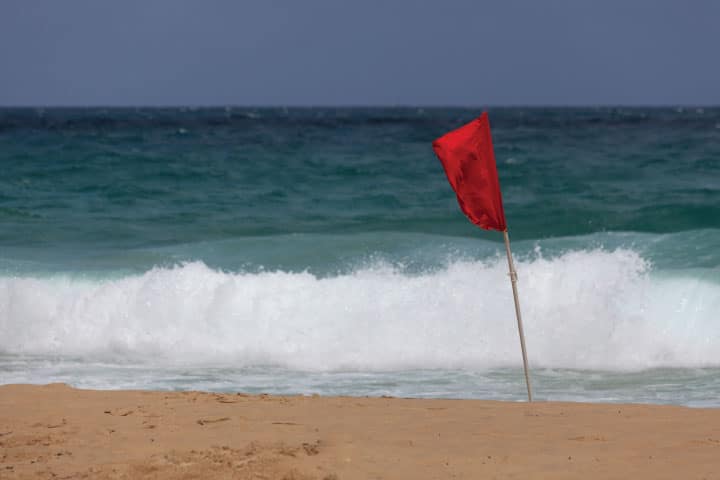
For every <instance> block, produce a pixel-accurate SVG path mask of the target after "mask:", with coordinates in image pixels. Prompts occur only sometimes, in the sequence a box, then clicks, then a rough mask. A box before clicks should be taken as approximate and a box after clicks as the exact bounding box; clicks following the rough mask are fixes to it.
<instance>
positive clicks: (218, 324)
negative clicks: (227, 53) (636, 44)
mask: <svg viewBox="0 0 720 480" xmlns="http://www.w3.org/2000/svg"><path fill="white" fill-rule="evenodd" d="M480 112H481V110H479V109H422V108H376V109H342V108H338V109H310V108H307V109H262V108H259V109H248V108H216V109H186V108H167V109H151V108H139V109H94V108H93V109H0V164H1V165H2V167H3V175H2V177H1V178H0V221H1V222H2V223H1V225H2V227H0V383H9V382H48V381H59V380H61V381H67V382H69V383H72V384H74V385H78V386H92V387H96V388H130V387H135V388H180V389H182V388H205V389H214V390H249V391H270V392H284V393H328V394H330V393H332V394H358V395H364V394H373V395H375V394H393V395H404V396H450V397H480V398H503V399H508V398H509V399H522V396H523V392H524V386H523V383H522V382H523V377H522V374H521V373H520V371H519V370H518V368H519V365H520V355H519V348H518V345H517V343H518V342H517V334H516V332H515V330H514V329H515V323H514V313H513V310H512V308H513V306H512V298H511V297H510V287H509V282H508V281H507V275H506V268H507V267H506V265H504V264H503V262H504V260H503V257H502V255H503V250H502V248H503V247H502V244H501V243H500V242H501V240H502V238H501V236H500V235H499V234H498V233H497V232H486V231H482V230H479V229H477V228H476V227H474V226H473V225H472V224H470V223H469V222H468V221H467V220H466V219H465V218H464V217H463V216H462V214H461V213H460V211H459V209H458V207H457V205H456V203H455V198H454V195H453V193H452V191H451V189H450V187H449V185H448V183H447V181H446V179H445V177H444V173H443V171H442V167H441V166H440V163H439V162H438V161H437V159H436V158H435V157H434V155H433V153H432V149H431V148H430V143H431V141H432V140H433V139H434V138H436V137H437V136H439V135H441V134H443V133H444V132H446V131H448V130H450V129H452V128H455V127H457V126H459V125H461V124H462V123H464V122H466V121H469V120H470V119H472V118H473V117H474V116H476V115H478V114H479V113H480ZM489 114H490V121H491V125H492V130H493V138H494V142H495V151H496V156H497V161H498V171H499V175H500V182H501V185H502V189H503V199H504V203H505V211H506V216H507V221H508V225H509V230H510V235H511V239H512V241H513V250H514V252H515V254H516V256H517V259H518V271H519V276H520V294H521V301H522V306H523V311H524V314H525V315H524V316H525V323H526V335H527V341H528V350H529V356H530V361H531V364H532V366H533V369H534V372H535V377H536V390H537V395H538V397H539V398H553V399H573V400H604V401H654V402H660V403H683V404H691V405H718V404H720V402H718V400H717V398H718V377H720V373H719V372H720V348H718V346H719V345H720V324H719V323H718V320H720V319H719V318H718V313H717V312H719V311H720V249H718V245H719V244H720V109H718V108H685V109H684V108H658V109H641V108H632V109H626V108H595V109H590V108H586V109H524V108H491V109H489ZM582 378H589V379H591V380H581V379H582Z"/></svg>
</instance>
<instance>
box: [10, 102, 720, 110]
mask: <svg viewBox="0 0 720 480" xmlns="http://www.w3.org/2000/svg"><path fill="white" fill-rule="evenodd" d="M26 108H27V109H31V108H32V109H63V108H113V109H119V108H128V109H133V108H158V109H159V108H188V109H214V108H259V109H270V108H273V109H291V108H292V109H314V108H318V109H320V108H324V109H334V108H337V109H342V108H347V109H375V108H391V109H392V108H396V109H407V108H422V109H434V110H439V109H483V108H530V109H533V108H537V109H540V108H557V109H574V108H720V103H708V104H701V103H657V104H655V103H647V104H644V103H606V104H604V103H598V104H594V103H587V104H552V103H548V104H540V103H538V104H522V103H517V104H515V103H507V104H502V103H495V104H472V105H460V104H447V105H441V104H384V105H383V104H367V105H363V104H233V103H228V104H220V103H218V104H146V105H142V104H127V105H122V104H57V105H42V104H37V105H32V104H27V105H0V109H26Z"/></svg>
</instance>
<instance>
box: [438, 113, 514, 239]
mask: <svg viewBox="0 0 720 480" xmlns="http://www.w3.org/2000/svg"><path fill="white" fill-rule="evenodd" d="M432 146H433V150H435V155H437V157H438V158H439V159H440V162H442V165H443V168H444V169H445V174H446V175H447V177H448V181H449V182H450V185H452V188H453V190H455V194H456V195H457V200H458V203H459V204H460V209H461V210H462V211H463V213H465V215H466V216H467V217H468V218H469V219H470V221H471V222H472V223H474V224H475V225H477V226H479V227H481V228H484V229H486V230H500V231H501V232H503V231H505V230H507V224H506V223H505V212H504V211H503V204H502V195H501V194H500V182H499V180H498V175H497V167H496V166H495V154H494V153H493V146H492V139H491V138H490V122H489V121H488V116H487V112H484V113H483V114H482V115H481V116H480V117H478V118H476V119H475V120H473V121H472V122H470V123H468V124H466V125H463V126H462V127H460V128H458V129H457V130H453V131H452V132H448V133H446V134H445V135H443V136H442V137H440V138H438V139H437V140H435V141H434V142H433V144H432Z"/></svg>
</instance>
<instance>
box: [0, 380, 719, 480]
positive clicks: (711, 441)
mask: <svg viewBox="0 0 720 480" xmlns="http://www.w3.org/2000/svg"><path fill="white" fill-rule="evenodd" d="M0 452H1V453H0V467H1V469H0V478H3V479H5V478H7V479H11V478H13V479H14V478H18V479H22V478H42V479H47V478H93V479H94V478H99V479H104V478H113V479H120V478H128V479H134V478H153V479H165V478H185V479H190V478H206V479H220V478H223V479H225V478H233V479H234V478H238V479H246V478H247V479H253V478H256V479H320V480H330V479H391V478H413V479H426V478H427V479H435V478H437V479H440V478H686V479H688V478H697V479H700V478H707V479H710V478H720V409H691V408H684V407H674V406H652V405H620V404H617V405H616V404H580V403H577V404H574V403H535V404H524V403H504V402H492V401H478V400H417V399H400V398H349V397H318V396H314V397H302V396H293V397H279V396H268V395H259V396H248V395H244V394H227V393H224V394H216V393H203V392H151V391H92V390H77V389H74V388H71V387H68V386H66V385H63V384H52V385H47V386H30V385H6V386H2V387H0Z"/></svg>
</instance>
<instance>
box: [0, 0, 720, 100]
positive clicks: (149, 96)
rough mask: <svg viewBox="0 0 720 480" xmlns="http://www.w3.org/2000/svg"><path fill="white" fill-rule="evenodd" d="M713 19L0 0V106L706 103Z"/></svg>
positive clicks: (168, 0)
mask: <svg viewBox="0 0 720 480" xmlns="http://www.w3.org/2000/svg"><path fill="white" fill-rule="evenodd" d="M718 21H720V2H718V1H703V0H685V1H680V0H675V1H668V0H656V1H650V0H625V1H617V0H606V1H587V0H574V1H573V0H565V1H559V0H558V1H553V0H545V1H543V0H536V1H530V0H526V1H520V0H509V1H494V2H485V1H481V0H475V1H464V0H445V1H422V0H415V1H411V0H386V1H376V0H363V1H343V0H335V1H330V0H327V1H325V0H322V1H321V0H295V1H292V0H286V1H279V0H277V1H276V0H257V1H253V0H236V1H231V0H206V1H200V0H197V1H186V0H145V1H138V0H122V1H120V0H116V1H112V2H111V1H106V0H64V1H53V0H2V1H0V105H6V106H12V105H37V106H40V105H45V106H52V105H286V106H293V105H473V106H477V105H601V104H612V105H618V104H623V105H677V104H686V105H687V104H692V105H696V104H702V105H718V104H720V61H718V58H720V54H719V53H718V48H720V27H719V26H718Z"/></svg>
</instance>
